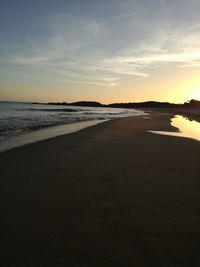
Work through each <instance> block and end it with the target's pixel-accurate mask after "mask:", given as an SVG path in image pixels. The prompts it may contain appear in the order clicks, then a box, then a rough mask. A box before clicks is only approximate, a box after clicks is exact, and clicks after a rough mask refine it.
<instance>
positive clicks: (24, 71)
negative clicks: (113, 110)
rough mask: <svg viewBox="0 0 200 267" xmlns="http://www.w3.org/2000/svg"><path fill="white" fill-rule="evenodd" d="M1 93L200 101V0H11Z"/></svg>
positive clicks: (0, 64)
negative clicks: (192, 99) (193, 99)
mask: <svg viewBox="0 0 200 267" xmlns="http://www.w3.org/2000/svg"><path fill="white" fill-rule="evenodd" d="M0 36H1V41H0V100H13V101H41V102H48V101H67V102H71V101H77V100H95V101H100V102H102V103H112V102H138V101H146V100H158V101H170V102H176V103H180V102H184V101H187V100H189V99H191V98H195V99H199V100H200V0H123V1H122V0H101V1H100V0H73V1H71V0H32V1H31V0H16V1H15V0H6V1H4V0H3V1H1V7H0Z"/></svg>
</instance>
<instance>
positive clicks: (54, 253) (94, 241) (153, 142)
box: [0, 114, 200, 267]
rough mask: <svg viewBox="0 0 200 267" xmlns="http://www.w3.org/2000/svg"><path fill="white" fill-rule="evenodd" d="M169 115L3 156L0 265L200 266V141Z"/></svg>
mask: <svg viewBox="0 0 200 267" xmlns="http://www.w3.org/2000/svg"><path fill="white" fill-rule="evenodd" d="M171 117H172V115H170V114H151V119H148V118H146V116H145V117H144V116H141V117H128V118H123V119H117V120H113V121H108V122H104V123H102V124H99V125H97V126H93V127H90V128H87V129H84V130H81V131H80V132H77V133H73V134H69V135H64V136H59V137H55V138H52V139H49V140H45V141H41V142H38V143H35V144H30V145H27V146H24V147H19V148H16V149H13V150H10V151H7V152H4V153H1V154H0V164H1V179H0V191H1V192H0V196H1V201H0V206H1V207H0V210H1V220H0V227H1V228H0V229H1V238H0V251H1V257H0V263H1V266H69V267H71V266H73V267H79V266H101V267H106V266H120V267H121V266H122V267H126V266H131V267H132V266H137V267H138V266H139V267H140V266H170V267H171V266H181V267H183V266H200V175H199V173H200V164H199V162H200V161H199V155H200V142H198V141H195V140H192V139H186V138H178V137H171V136H164V135H156V134H153V133H149V132H147V130H160V131H164V130H169V131H172V130H175V129H173V128H172V126H170V119H171Z"/></svg>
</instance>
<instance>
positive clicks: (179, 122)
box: [149, 115, 200, 141]
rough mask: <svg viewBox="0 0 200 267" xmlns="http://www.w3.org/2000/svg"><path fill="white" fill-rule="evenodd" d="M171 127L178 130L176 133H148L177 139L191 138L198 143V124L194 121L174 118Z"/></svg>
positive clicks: (178, 117) (199, 129) (199, 125)
mask: <svg viewBox="0 0 200 267" xmlns="http://www.w3.org/2000/svg"><path fill="white" fill-rule="evenodd" d="M171 125H172V126H173V127H176V128H178V129H179V131H178V132H166V131H149V132H151V133H155V134H162V135H170V136H177V137H186V138H192V139H195V140H198V141H200V123H199V122H197V121H195V120H190V119H188V118H185V117H183V116H179V115H177V116H175V117H174V118H173V119H172V121H171Z"/></svg>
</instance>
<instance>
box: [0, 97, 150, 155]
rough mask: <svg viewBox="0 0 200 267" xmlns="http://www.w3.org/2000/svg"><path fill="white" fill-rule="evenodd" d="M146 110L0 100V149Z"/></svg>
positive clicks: (140, 113)
mask: <svg viewBox="0 0 200 267" xmlns="http://www.w3.org/2000/svg"><path fill="white" fill-rule="evenodd" d="M143 114H145V113H144V112H142V111H139V110H134V109H121V108H108V107H78V106H66V105H49V104H31V103H18V102H1V101H0V152H2V151H6V150H9V149H12V148H14V147H18V146H22V145H25V144H29V143H33V142H37V141H41V140H44V139H48V138H52V137H55V136H58V135H63V134H69V133H72V132H76V131H79V130H81V129H83V128H86V127H89V126H92V125H95V124H98V123H101V122H104V121H106V120H113V119H117V118H124V117H129V116H139V115H143Z"/></svg>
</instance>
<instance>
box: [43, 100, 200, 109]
mask: <svg viewBox="0 0 200 267" xmlns="http://www.w3.org/2000/svg"><path fill="white" fill-rule="evenodd" d="M48 104H49V105H66V106H82V107H111V108H200V101H199V100H195V99H192V100H190V101H188V102H185V103H183V104H174V103H169V102H158V101H146V102H129V103H112V104H107V105H106V104H102V103H100V102H96V101H77V102H72V103H67V102H49V103H48Z"/></svg>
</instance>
